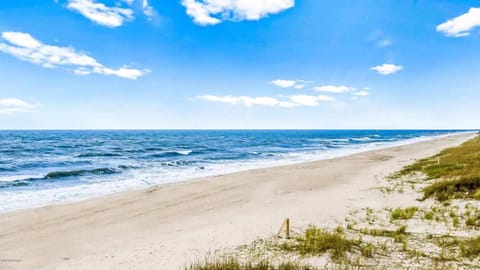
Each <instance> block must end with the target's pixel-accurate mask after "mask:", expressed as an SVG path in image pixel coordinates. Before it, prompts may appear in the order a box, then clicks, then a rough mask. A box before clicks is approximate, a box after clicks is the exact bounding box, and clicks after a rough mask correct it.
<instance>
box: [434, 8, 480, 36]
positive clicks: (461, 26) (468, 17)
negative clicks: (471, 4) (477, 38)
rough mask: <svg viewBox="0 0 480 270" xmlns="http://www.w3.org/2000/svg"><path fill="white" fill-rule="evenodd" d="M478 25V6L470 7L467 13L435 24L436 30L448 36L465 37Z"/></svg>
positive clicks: (479, 15) (479, 16)
mask: <svg viewBox="0 0 480 270" xmlns="http://www.w3.org/2000/svg"><path fill="white" fill-rule="evenodd" d="M478 26H480V8H470V9H469V10H468V12H467V13H465V14H462V15H460V16H458V17H456V18H453V19H451V20H448V21H446V22H444V23H442V24H440V25H438V26H437V31H438V32H442V33H443V34H445V35H446V36H449V37H465V36H469V35H470V31H471V30H473V29H474V28H475V27H478Z"/></svg>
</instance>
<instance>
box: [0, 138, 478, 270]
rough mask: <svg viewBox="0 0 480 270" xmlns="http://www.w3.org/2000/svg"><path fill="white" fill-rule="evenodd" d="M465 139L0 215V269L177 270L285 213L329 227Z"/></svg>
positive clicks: (271, 226) (379, 201)
mask: <svg viewBox="0 0 480 270" xmlns="http://www.w3.org/2000/svg"><path fill="white" fill-rule="evenodd" d="M473 136H474V135H473V134H462V135H455V136H452V137H447V138H440V139H436V140H432V141H427V142H420V143H415V144H410V145H405V146H400V147H393V148H387V149H382V150H376V151H370V152H364V153H360V154H355V155H352V156H347V157H341V158H335V159H330V160H323V161H317V162H311V163H304V164H297V165H290V166H282V167H275V168H268V169H258V170H251V171H246V172H240V173H234V174H229V175H221V176H215V177H208V178H204V179H199V180H197V181H191V182H185V183H178V184H172V185H164V186H157V187H153V188H149V189H146V190H142V191H129V192H124V193H119V194H115V195H111V196H108V197H104V198H99V199H91V200H88V201H84V202H78V203H72V204H65V205H54V206H48V207H43V208H39V209H32V210H24V211H17V212H13V213H8V214H3V215H0V269H1V270H5V269H182V268H183V266H184V265H185V264H186V263H188V262H191V261H194V260H196V259H198V258H200V259H201V258H203V256H204V255H205V254H206V253H207V252H209V251H215V250H216V249H220V248H224V247H232V246H235V245H241V244H245V243H249V242H250V241H252V240H254V239H256V238H258V237H267V236H269V235H271V234H272V233H275V232H276V231H277V230H278V227H279V226H280V225H281V223H282V221H283V219H284V218H285V217H290V219H291V222H292V224H293V225H294V226H299V227H305V226H306V225H308V224H316V225H320V226H328V225H329V224H334V223H335V222H337V221H343V219H344V218H345V216H346V215H347V213H348V211H349V210H350V209H352V208H358V207H362V206H373V207H374V206H376V205H383V204H387V203H392V202H388V198H385V196H381V193H378V192H372V188H373V187H375V186H377V184H378V182H379V181H381V180H382V179H384V178H385V176H388V175H389V174H390V173H392V172H394V171H396V170H398V169H400V168H401V167H403V166H404V165H407V164H409V163H412V162H413V161H414V160H415V159H418V158H423V157H427V156H430V155H433V154H435V153H437V152H439V151H440V150H442V149H444V148H447V147H451V146H455V145H458V144H460V143H461V142H463V141H465V140H467V139H469V138H473ZM393 203H398V204H401V202H393Z"/></svg>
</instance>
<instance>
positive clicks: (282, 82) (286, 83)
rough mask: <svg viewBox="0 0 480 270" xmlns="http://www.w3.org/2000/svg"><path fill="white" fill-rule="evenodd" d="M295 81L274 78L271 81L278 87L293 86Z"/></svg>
mask: <svg viewBox="0 0 480 270" xmlns="http://www.w3.org/2000/svg"><path fill="white" fill-rule="evenodd" d="M296 83H297V81H293V80H274V81H272V84H274V85H276V86H278V87H283V88H289V87H293V86H295V84H296Z"/></svg>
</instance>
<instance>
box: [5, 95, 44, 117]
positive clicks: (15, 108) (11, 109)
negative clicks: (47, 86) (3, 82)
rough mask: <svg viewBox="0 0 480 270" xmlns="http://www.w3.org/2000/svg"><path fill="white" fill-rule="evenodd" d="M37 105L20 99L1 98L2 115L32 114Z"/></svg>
mask: <svg viewBox="0 0 480 270" xmlns="http://www.w3.org/2000/svg"><path fill="white" fill-rule="evenodd" d="M35 107H36V105H34V104H30V103H28V102H26V101H24V100H21V99H18V98H3V99H2V98H0V115H5V114H15V113H22V112H30V111H32V110H33V109H35Z"/></svg>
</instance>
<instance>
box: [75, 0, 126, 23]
mask: <svg viewBox="0 0 480 270" xmlns="http://www.w3.org/2000/svg"><path fill="white" fill-rule="evenodd" d="M127 4H129V5H131V4H133V1H127ZM67 8H69V9H72V10H75V11H77V12H78V13H80V14H82V15H83V16H84V17H86V18H88V19H90V20H91V21H93V22H95V23H98V24H100V25H103V26H107V27H118V26H121V25H122V24H123V23H124V22H125V21H130V20H132V19H133V18H134V17H133V10H132V9H130V8H123V7H108V6H106V5H105V4H103V3H97V2H96V1H95V0H69V2H68V5H67Z"/></svg>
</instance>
